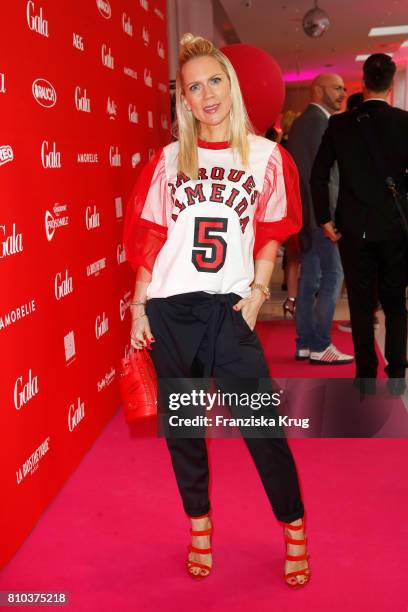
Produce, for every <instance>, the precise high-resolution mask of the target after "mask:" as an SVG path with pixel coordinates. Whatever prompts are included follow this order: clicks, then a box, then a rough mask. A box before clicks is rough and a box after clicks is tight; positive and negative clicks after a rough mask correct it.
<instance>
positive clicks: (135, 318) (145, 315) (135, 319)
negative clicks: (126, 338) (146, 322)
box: [132, 313, 147, 321]
mask: <svg viewBox="0 0 408 612" xmlns="http://www.w3.org/2000/svg"><path fill="white" fill-rule="evenodd" d="M143 317H147V314H146V313H144V314H142V315H140V317H134V318H133V319H132V321H137V320H138V319H142V318H143Z"/></svg>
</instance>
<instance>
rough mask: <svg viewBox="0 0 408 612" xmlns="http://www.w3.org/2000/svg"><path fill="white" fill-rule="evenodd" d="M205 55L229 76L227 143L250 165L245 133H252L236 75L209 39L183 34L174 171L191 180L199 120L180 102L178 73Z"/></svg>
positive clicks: (179, 89)
mask: <svg viewBox="0 0 408 612" xmlns="http://www.w3.org/2000/svg"><path fill="white" fill-rule="evenodd" d="M207 56H208V57H213V58H214V59H216V60H217V61H218V62H219V64H220V65H221V68H222V70H223V72H224V73H225V74H226V75H227V77H228V80H229V83H230V87H231V100H232V105H231V111H230V124H229V135H228V140H229V142H230V143H231V147H232V149H233V150H234V151H236V152H238V153H239V154H240V157H241V161H242V163H243V165H244V167H248V163H249V143H248V134H249V133H250V134H254V133H255V130H254V128H253V127H252V124H251V122H250V120H249V117H248V114H247V111H246V108H245V104H244V100H243V98H242V93H241V89H240V87H239V82H238V78H237V75H236V72H235V70H234V67H233V66H232V64H231V62H230V61H229V59H228V58H227V57H226V55H224V54H223V53H221V51H219V50H218V49H217V48H216V47H215V46H214V45H213V43H212V42H211V41H210V40H207V39H206V38H202V37H201V36H194V35H193V34H184V36H183V37H182V39H181V41H180V53H179V60H178V68H177V75H176V116H177V125H176V134H177V136H178V140H179V155H178V164H177V170H178V172H183V173H184V174H186V175H187V176H189V177H190V178H193V179H196V178H198V151H197V138H198V134H199V121H197V119H196V118H195V117H194V115H193V113H192V112H191V111H188V110H187V108H186V106H185V104H184V102H183V97H184V93H183V90H184V88H183V80H182V74H181V71H182V68H183V66H184V64H186V63H187V62H188V61H189V60H191V59H194V58H196V57H207Z"/></svg>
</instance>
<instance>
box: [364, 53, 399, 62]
mask: <svg viewBox="0 0 408 612" xmlns="http://www.w3.org/2000/svg"><path fill="white" fill-rule="evenodd" d="M370 55H372V53H367V54H366V55H356V58H355V61H356V62H365V61H366V59H367V58H368V57H370ZM384 55H389V56H390V57H392V56H393V54H392V53H385V54H384Z"/></svg>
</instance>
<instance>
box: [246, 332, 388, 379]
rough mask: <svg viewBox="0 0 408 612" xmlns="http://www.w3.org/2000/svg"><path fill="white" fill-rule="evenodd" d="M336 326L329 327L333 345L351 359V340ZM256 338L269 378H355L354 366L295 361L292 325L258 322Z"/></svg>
mask: <svg viewBox="0 0 408 612" xmlns="http://www.w3.org/2000/svg"><path fill="white" fill-rule="evenodd" d="M337 323H338V321H336V323H335V324H334V325H333V327H332V341H333V344H334V345H335V346H336V347H337V348H338V349H339V350H340V351H341V352H342V353H346V354H347V355H354V349H353V340H352V337H351V333H350V332H342V331H340V330H338V329H337ZM256 329H257V332H258V335H259V337H260V339H261V342H262V345H263V347H264V351H265V355H266V358H267V360H268V363H269V366H270V369H271V374H272V376H276V377H277V378H279V377H285V378H354V376H355V365H354V363H351V364H348V365H339V366H326V365H324V366H320V365H319V366H318V365H311V364H310V363H309V362H308V361H296V360H295V359H294V355H295V349H296V346H295V338H296V329H295V323H294V321H260V322H259V323H258V324H257V326H256ZM376 348H377V356H378V361H379V367H378V376H379V377H384V376H385V374H384V371H383V368H384V365H385V362H384V358H383V356H382V355H381V353H380V350H379V348H378V346H377V347H376Z"/></svg>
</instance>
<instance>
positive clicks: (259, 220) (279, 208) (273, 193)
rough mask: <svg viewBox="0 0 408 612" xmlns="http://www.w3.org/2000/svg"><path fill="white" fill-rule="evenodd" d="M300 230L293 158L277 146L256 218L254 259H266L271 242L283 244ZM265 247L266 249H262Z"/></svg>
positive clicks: (298, 196)
mask: <svg viewBox="0 0 408 612" xmlns="http://www.w3.org/2000/svg"><path fill="white" fill-rule="evenodd" d="M301 227H302V203H301V199H300V190H299V174H298V170H297V167H296V164H295V162H294V161H293V158H292V156H291V155H290V154H289V153H288V152H287V151H286V149H284V148H283V147H281V146H279V145H276V147H275V148H274V150H273V152H272V154H271V156H270V158H269V161H268V165H267V168H266V172H265V179H264V186H263V190H262V193H261V194H260V196H259V199H258V205H257V211H256V215H255V246H254V258H255V259H269V258H270V256H269V255H268V253H273V250H272V251H271V250H270V249H268V248H267V247H266V245H267V243H268V242H269V241H270V240H276V241H277V242H280V243H282V242H285V241H286V240H287V239H288V238H289V237H290V236H292V235H294V234H297V233H298V232H299V231H300V229H301ZM265 247H266V248H265Z"/></svg>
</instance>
